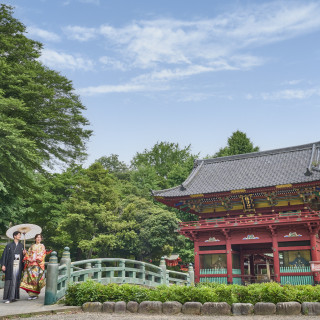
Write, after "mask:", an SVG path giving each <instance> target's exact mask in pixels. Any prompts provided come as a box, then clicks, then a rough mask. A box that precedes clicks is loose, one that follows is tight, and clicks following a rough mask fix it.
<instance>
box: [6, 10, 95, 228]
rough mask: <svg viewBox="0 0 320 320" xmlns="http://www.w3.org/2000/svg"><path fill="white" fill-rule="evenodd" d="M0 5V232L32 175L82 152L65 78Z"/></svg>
mask: <svg viewBox="0 0 320 320" xmlns="http://www.w3.org/2000/svg"><path fill="white" fill-rule="evenodd" d="M25 33H26V28H25V26H24V25H23V24H22V23H21V22H20V21H18V20H17V19H15V18H14V17H13V9H12V7H10V6H7V5H5V4H0V202H1V210H0V232H4V230H5V229H6V228H7V227H8V224H9V222H11V223H19V222H24V221H23V217H24V214H25V213H27V211H28V210H27V209H24V207H25V206H27V204H26V199H27V197H33V196H34V195H35V194H36V193H37V192H38V191H39V186H38V181H37V174H35V173H39V172H40V173H42V174H45V171H46V169H47V168H48V167H51V166H53V165H55V164H57V163H60V164H63V163H67V164H70V163H72V162H74V161H76V160H81V159H83V157H84V156H85V142H86V140H87V139H88V138H89V137H90V135H91V131H90V130H86V129H85V126H87V125H88V121H87V119H85V118H84V117H83V116H82V112H83V110H85V107H84V106H83V105H82V103H81V102H80V99H79V97H78V96H77V95H75V94H74V89H73V86H72V83H71V81H69V80H68V79H66V78H65V77H63V76H61V75H60V74H59V73H58V72H55V71H53V70H50V69H48V68H47V67H45V66H44V65H42V64H41V63H40V62H39V60H38V58H39V57H40V55H41V49H42V44H41V43H39V42H37V41H33V40H31V39H29V38H27V37H26V36H25Z"/></svg>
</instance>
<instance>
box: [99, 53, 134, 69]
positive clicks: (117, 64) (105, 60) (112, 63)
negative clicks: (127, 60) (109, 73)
mask: <svg viewBox="0 0 320 320" xmlns="http://www.w3.org/2000/svg"><path fill="white" fill-rule="evenodd" d="M99 61H100V62H101V63H102V64H103V65H106V66H108V67H110V68H113V69H118V70H121V71H126V70H127V69H128V67H126V66H125V64H124V63H122V62H121V61H119V60H116V59H113V58H111V57H108V56H102V57H100V58H99Z"/></svg>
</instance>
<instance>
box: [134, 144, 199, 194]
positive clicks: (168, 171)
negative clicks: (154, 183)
mask: <svg viewBox="0 0 320 320" xmlns="http://www.w3.org/2000/svg"><path fill="white" fill-rule="evenodd" d="M196 157H197V155H193V154H192V153H191V146H190V145H189V146H187V147H184V148H180V146H179V144H178V143H170V142H158V143H156V144H155V145H154V146H153V147H152V148H151V150H148V149H145V150H144V151H143V152H142V153H139V152H137V153H136V155H135V156H134V157H133V159H132V161H131V166H132V168H133V169H135V170H137V169H139V167H142V166H144V167H152V168H154V170H155V173H156V174H157V175H158V176H159V177H160V183H159V187H160V188H162V189H165V188H170V187H173V186H175V185H176V183H181V182H183V181H184V180H185V179H186V178H187V177H188V175H189V173H190V172H191V170H192V167H193V161H194V160H195V158H196Z"/></svg>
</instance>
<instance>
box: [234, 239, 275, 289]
mask: <svg viewBox="0 0 320 320" xmlns="http://www.w3.org/2000/svg"><path fill="white" fill-rule="evenodd" d="M240 250H241V256H242V257H243V258H242V259H243V260H242V264H243V266H242V272H241V273H242V278H243V279H242V280H243V281H242V282H243V284H250V283H263V282H270V281H273V280H274V266H273V252H272V248H271V243H270V244H255V245H254V244H251V245H243V246H241V249H240Z"/></svg>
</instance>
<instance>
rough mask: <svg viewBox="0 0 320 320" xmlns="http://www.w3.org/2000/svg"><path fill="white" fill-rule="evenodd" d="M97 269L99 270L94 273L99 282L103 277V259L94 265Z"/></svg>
mask: <svg viewBox="0 0 320 320" xmlns="http://www.w3.org/2000/svg"><path fill="white" fill-rule="evenodd" d="M94 268H95V269H98V271H96V272H95V273H94V274H93V277H94V279H97V281H98V282H101V278H102V274H101V261H100V260H98V261H97V262H96V263H95V265H94Z"/></svg>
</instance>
